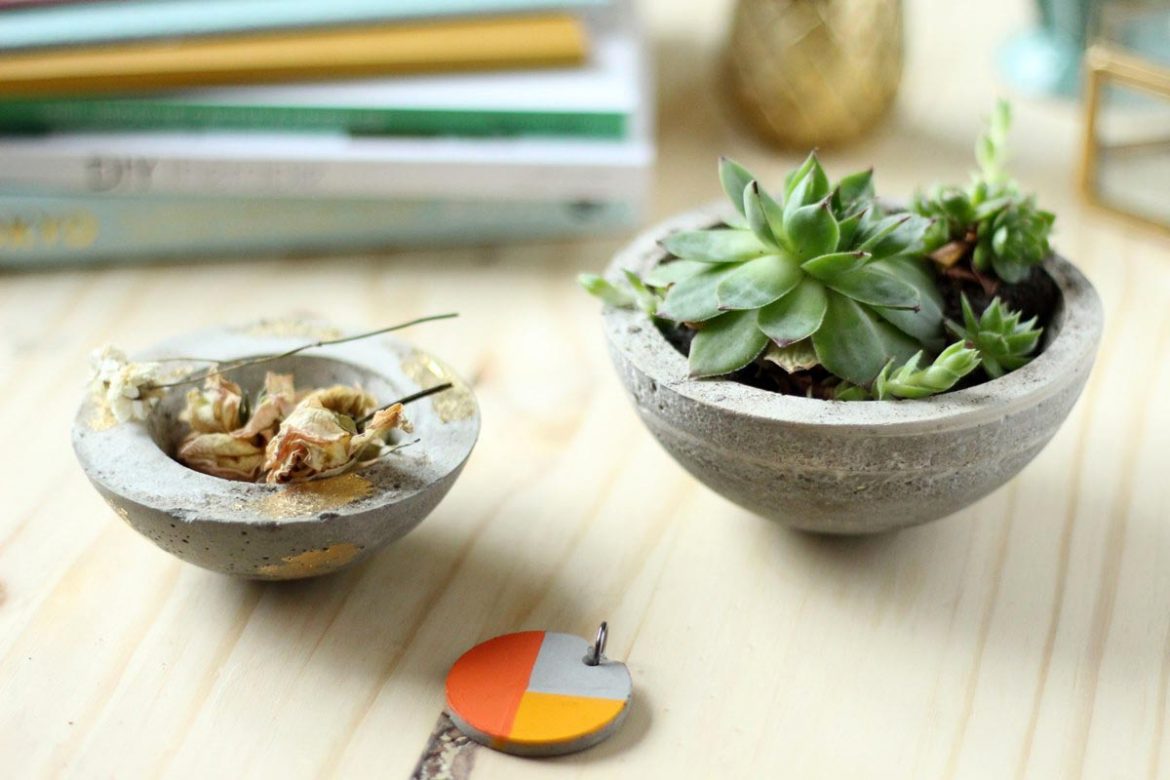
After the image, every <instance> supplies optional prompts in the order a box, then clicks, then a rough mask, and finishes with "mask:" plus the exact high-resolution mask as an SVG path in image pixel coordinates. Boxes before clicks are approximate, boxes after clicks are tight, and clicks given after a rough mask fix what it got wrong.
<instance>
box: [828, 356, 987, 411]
mask: <svg viewBox="0 0 1170 780" xmlns="http://www.w3.org/2000/svg"><path fill="white" fill-rule="evenodd" d="M922 357H923V353H921V352H916V353H914V355H913V356H912V357H911V358H910V359H909V360H907V361H906V362H905V363H903V364H902V365H900V366H897V367H895V364H894V361H892V360H891V361H890V362H889V363H887V364H886V365H885V366H884V367H883V368H882V370H881V371H880V372H878V375H877V378H876V379H875V380H874V381H873V385H872V387H871V388H870V389H866V388H865V387H862V386H860V385H855V384H852V383H850V382H843V383H841V384H840V385H838V387H837V390H836V393H835V396H836V398H837V400H838V401H859V400H869V399H873V400H877V401H887V400H890V399H892V398H926V397H927V396H931V395H935V394H937V393H945V392H946V391H947V390H950V389H951V388H952V387H954V386H955V385H956V384H957V383H958V381H959V380H960V379H962V378H963V377H965V376H967V374H970V373H971V372H972V371H974V370H975V369H977V368H979V351H978V350H976V349H973V348H972V347H971V346H970V345H969V344H967V343H965V342H962V341H956V342H955V343H953V344H951V345H950V346H948V347H947V348H946V349H944V350H943V351H942V352H941V353H939V356H938V357H936V358H935V359H934V362H933V363H931V364H930V365H929V366H926V367H925V368H920V367H919V365H920V364H921V362H922Z"/></svg>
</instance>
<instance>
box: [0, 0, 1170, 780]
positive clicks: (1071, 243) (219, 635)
mask: <svg viewBox="0 0 1170 780" xmlns="http://www.w3.org/2000/svg"><path fill="white" fill-rule="evenodd" d="M960 5H962V6H967V4H943V3H935V4H931V3H928V2H926V0H922V1H921V2H917V3H908V32H909V36H910V44H911V45H910V62H909V65H908V70H907V77H906V80H905V83H904V89H903V97H902V103H901V104H900V106H899V111H898V115H897V116H896V117H895V118H894V120H893V121H892V122H891V123H890V124H888V125H886V126H885V127H883V128H882V130H881V131H880V132H878V133H877V134H876V135H875V136H874V137H873V138H872V139H870V140H869V141H867V142H866V143H864V144H862V145H861V146H858V147H854V148H851V149H848V150H843V151H841V152H833V151H830V152H829V153H827V154H826V158H827V161H828V164H829V166H830V168H831V170H832V171H834V172H836V173H838V174H839V173H841V172H844V171H846V170H848V168H849V167H851V166H854V165H863V164H867V163H868V162H870V161H872V162H875V163H877V164H878V165H879V168H880V171H879V177H880V178H879V184H880V186H881V187H882V188H883V189H884V190H885V191H886V192H891V193H895V194H896V193H905V192H908V191H909V189H910V188H911V187H912V186H913V184H914V183H915V182H917V181H930V180H933V179H938V178H950V179H954V180H961V179H962V177H964V176H965V175H966V171H967V169H968V168H969V167H970V161H969V157H968V149H969V144H970V140H971V139H972V137H973V136H974V134H975V133H976V131H977V128H978V118H979V115H980V114H984V113H986V111H987V110H988V109H989V107H990V104H991V95H992V93H993V91H994V83H993V81H992V79H991V76H990V72H991V71H990V58H991V56H992V50H991V43H992V42H993V41H995V40H998V39H1000V38H1002V36H1003V34H1005V33H1006V32H1007V31H1009V30H1011V29H1013V28H1015V27H1017V26H1018V24H1019V23H1020V17H1021V15H1022V14H1023V13H1024V10H1022V9H1021V8H1017V7H1016V6H1023V5H1024V4H1023V3H1004V4H1003V8H1002V11H1003V13H999V14H997V13H996V12H993V11H987V12H986V13H983V14H981V15H980V17H979V19H971V18H968V15H965V14H964V13H963V10H962V9H960V8H959V6H960ZM725 6H726V3H714V2H712V3H707V2H694V3H691V4H687V5H683V4H681V3H677V2H672V1H671V0H658V2H655V3H651V4H648V5H647V8H646V10H647V13H648V16H649V19H650V23H651V25H652V28H653V29H654V31H655V33H656V39H657V42H658V52H659V63H660V71H659V72H660V79H661V89H660V100H659V108H660V123H661V132H660V140H661V159H660V164H659V167H658V173H657V177H658V188H657V201H656V204H655V209H656V211H657V212H658V214H660V215H665V214H667V213H668V212H671V211H674V210H677V209H680V208H683V207H685V206H687V205H690V204H693V203H696V202H700V201H703V200H706V199H709V198H712V197H714V196H715V195H716V194H717V183H716V181H715V178H714V157H715V155H716V154H717V153H720V152H730V153H733V154H735V155H736V156H738V157H740V158H741V159H743V160H744V161H745V162H748V163H749V164H751V165H753V166H755V167H756V168H758V170H759V171H760V172H761V173H763V174H765V175H767V176H772V177H776V176H779V175H780V173H781V172H782V171H783V170H784V168H785V166H787V165H788V164H790V163H791V162H792V161H793V160H794V158H793V157H792V156H778V155H776V154H774V153H771V152H769V151H768V150H766V149H764V148H762V147H760V146H758V145H756V144H755V143H754V142H752V141H751V140H749V139H747V138H746V137H744V136H742V135H741V134H739V133H738V132H737V131H736V130H735V129H734V127H733V122H732V121H731V120H730V119H729V118H728V117H727V114H726V111H725V110H723V109H722V108H721V107H720V104H719V102H718V101H717V100H716V99H715V98H714V97H713V94H714V90H715V89H716V87H717V84H716V81H715V78H716V76H715V74H716V73H717V71H716V70H715V69H714V67H713V56H714V51H715V49H714V46H715V42H716V41H717V40H718V36H719V35H720V34H721V21H720V20H721V19H722V18H723V16H724V14H725V11H726V8H725ZM932 6H940V7H932ZM942 6H948V7H949V6H954V8H953V9H950V8H947V7H942ZM945 31H950V32H945ZM959 31H962V32H961V33H960V32H959ZM957 41H959V42H962V41H966V42H967V44H968V45H967V46H966V48H964V46H962V45H956V42H957ZM1019 115H1020V129H1019V132H1018V133H1017V134H1016V136H1015V137H1016V139H1017V148H1018V149H1019V157H1020V162H1021V166H1020V169H1019V170H1020V174H1021V176H1022V177H1023V178H1024V179H1025V181H1026V182H1027V183H1028V184H1030V185H1032V186H1035V187H1036V188H1037V189H1038V190H1039V191H1040V193H1041V195H1042V198H1043V200H1044V202H1045V203H1047V204H1048V205H1049V206H1050V207H1052V208H1054V209H1055V210H1056V211H1058V212H1059V214H1060V218H1059V232H1058V239H1057V240H1058V244H1059V246H1060V248H1061V249H1062V250H1063V251H1064V252H1065V253H1066V254H1067V255H1069V256H1071V257H1072V258H1074V259H1075V260H1076V261H1077V262H1079V263H1080V264H1081V265H1082V267H1083V268H1084V269H1085V270H1086V272H1087V273H1088V274H1089V276H1090V277H1091V278H1092V279H1093V281H1094V282H1095V283H1096V285H1097V287H1098V289H1099V290H1100V293H1101V296H1102V298H1103V299H1104V302H1105V307H1106V310H1107V317H1108V321H1107V328H1106V333H1105V338H1104V343H1103V347H1102V351H1101V355H1100V358H1099V361H1098V364H1097V368H1096V370H1095V372H1094V374H1093V377H1092V379H1091V381H1090V383H1089V386H1088V389H1087V390H1086V392H1085V396H1084V397H1083V399H1082V401H1081V402H1080V404H1079V405H1078V406H1077V408H1076V409H1075V410H1074V411H1073V413H1072V416H1071V418H1070V420H1069V421H1068V423H1067V424H1066V425H1065V427H1064V428H1063V429H1062V430H1061V432H1060V433H1059V434H1058V435H1057V437H1056V439H1055V440H1054V441H1053V442H1052V444H1051V445H1050V446H1049V447H1048V448H1047V449H1046V450H1045V451H1044V452H1043V453H1042V454H1041V455H1040V457H1039V458H1037V460H1036V461H1035V462H1034V463H1033V464H1032V465H1031V466H1029V467H1028V468H1027V469H1026V470H1025V471H1024V472H1023V474H1022V475H1021V476H1020V477H1019V478H1018V479H1016V480H1014V481H1013V482H1012V483H1011V484H1009V485H1008V486H1007V487H1005V488H1004V489H1002V490H1000V491H999V492H997V493H995V494H994V495H992V496H990V497H989V498H987V499H986V500H984V501H981V502H980V503H978V504H977V505H976V506H974V507H972V508H971V509H969V510H967V511H964V512H962V513H960V514H959V515H956V516H955V517H952V518H950V519H948V520H945V521H943V522H939V523H937V524H934V525H930V526H927V527H922V528H919V529H915V530H911V531H906V532H903V533H901V534H898V535H893V536H883V537H880V538H871V539H857V540H831V539H819V538H814V537H810V536H804V535H799V534H794V533H790V532H787V531H784V530H782V529H781V528H778V527H776V526H774V525H772V524H770V523H768V522H766V521H764V520H761V519H760V518H757V517H754V516H752V515H751V514H748V513H747V512H744V511H742V510H740V509H738V508H736V507H735V506H732V505H731V504H729V503H727V502H726V501H724V500H722V499H721V498H719V497H718V496H716V495H714V494H712V493H711V492H709V491H708V490H706V489H705V488H703V487H701V486H699V485H698V484H696V483H695V481H694V480H692V479H691V478H690V477H688V475H687V474H685V473H684V472H683V471H682V469H681V468H679V467H678V466H677V465H675V463H674V462H673V461H672V460H671V459H670V458H669V457H667V456H666V455H665V454H664V453H663V452H662V451H661V450H659V448H658V447H657V446H656V445H655V443H654V442H653V441H652V439H651V437H650V436H649V435H648V434H647V433H646V432H645V431H644V430H643V428H642V427H641V425H640V424H639V423H638V421H637V419H636V418H635V416H634V413H633V412H632V410H631V408H630V406H629V405H628V404H627V402H626V400H625V398H624V397H623V394H622V391H621V389H620V387H619V385H618V382H617V380H616V379H615V378H614V376H613V375H612V373H611V369H610V367H609V364H608V359H607V357H606V355H605V351H604V346H603V344H602V338H601V333H600V323H599V321H598V317H597V306H596V305H595V303H594V302H593V301H592V300H589V299H587V298H586V297H585V296H584V295H583V294H581V293H579V292H578V291H577V290H576V289H575V287H574V285H573V283H572V279H573V276H574V274H575V273H576V272H577V271H578V270H581V269H597V268H600V267H601V265H602V264H603V263H604V262H605V261H606V259H607V257H608V255H609V254H610V252H611V251H612V250H613V249H614V248H615V247H616V245H617V244H616V242H614V241H595V242H582V243H574V244H543V245H532V246H523V247H512V248H497V249H471V250H458V251H433V252H408V253H400V254H393V255H387V256H381V257H368V256H363V257H346V258H341V259H329V260H297V261H285V260H277V259H269V260H253V261H248V262H239V263H234V264H220V265H199V264H192V265H169V266H158V267H148V268H111V269H102V270H76V271H69V272H61V273H47V274H43V275H41V274H11V275H3V276H0V431H2V436H3V446H2V448H0V485H2V492H0V496H2V498H3V511H2V512H0V766H2V767H3V769H2V770H0V774H2V775H3V776H5V777H13V778H16V777H21V778H23V777H35V776H52V775H70V776H75V777H85V778H104V777H118V778H136V777H144V776H145V777H150V776H156V775H166V776H175V777H204V778H223V777H236V776H247V777H282V778H284V777H294V778H299V777H312V776H338V777H389V778H405V777H407V776H408V774H409V773H410V771H411V769H412V768H413V766H414V764H415V761H416V760H417V758H418V756H419V753H420V751H421V750H422V748H423V746H424V744H425V742H426V740H427V737H428V734H429V733H430V731H431V729H432V727H433V725H434V723H435V719H436V716H437V715H438V714H439V711H440V709H441V707H442V703H443V695H442V681H443V677H444V674H445V672H446V670H447V668H448V666H449V665H450V664H451V662H452V661H453V660H454V659H455V658H456V657H457V656H458V655H459V654H460V653H461V652H462V651H463V650H464V649H466V648H467V647H469V646H471V645H472V644H474V643H475V642H477V641H479V640H483V639H486V638H488V637H490V636H493V635H495V634H498V633H503V632H507V631H514V630H518V629H525V628H536V627H540V628H550V629H556V630H562V631H570V632H576V633H580V634H590V633H591V632H592V631H593V630H594V629H595V627H596V625H597V623H598V622H599V621H600V620H602V619H608V620H609V621H610V626H611V633H610V654H611V655H612V656H613V657H616V658H621V659H626V660H627V662H628V663H629V665H630V668H631V670H632V672H633V675H634V680H635V684H636V693H635V697H636V698H635V704H634V708H633V711H632V714H631V716H630V719H629V721H628V722H627V724H626V725H625V727H624V728H623V729H622V731H621V732H620V733H619V734H618V735H617V736H616V737H615V738H613V739H612V740H611V741H610V742H608V743H605V744H604V745H602V746H599V747H597V748H595V749H593V750H590V751H588V752H586V753H583V754H579V755H576V756H572V757H568V758H564V759H558V760H551V761H541V762H536V761H525V760H521V759H516V758H511V757H507V756H503V755H498V754H493V753H490V752H488V751H484V750H480V751H478V753H477V755H476V759H475V768H474V771H473V773H472V774H473V776H474V778H475V780H488V779H489V778H508V779H509V780H512V779H514V778H527V777H545V776H549V777H562V776H564V777H588V778H615V777H620V778H634V777H636V778H642V777H667V776H671V775H677V776H687V777H752V778H754V777H802V778H803V777H828V778H841V777H874V776H879V777H926V778H933V777H942V776H962V777H973V778H990V777H996V778H998V777H1009V776H1029V777H1044V778H1048V777H1053V778H1066V777H1076V776H1078V775H1082V774H1083V775H1086V776H1092V777H1110V778H1113V777H1120V778H1130V777H1139V776H1147V775H1151V776H1152V775H1157V776H1163V777H1165V776H1170V744H1168V743H1170V736H1168V733H1167V722H1166V720H1167V706H1168V703H1167V691H1168V688H1170V523H1168V522H1167V521H1168V520H1170V516H1168V515H1170V479H1168V478H1167V465H1166V464H1167V447H1168V446H1170V403H1167V400H1166V395H1167V394H1166V390H1165V389H1166V388H1167V387H1170V359H1168V358H1170V307H1168V306H1167V301H1170V246H1168V244H1167V242H1166V240H1165V239H1163V238H1159V237H1157V236H1155V235H1152V234H1149V233H1144V232H1139V231H1136V230H1131V229H1129V228H1125V227H1122V226H1120V225H1119V224H1118V223H1115V222H1113V221H1111V220H1109V219H1107V218H1106V217H1103V216H1100V215H1098V214H1096V213H1094V212H1091V211H1089V210H1087V209H1085V208H1084V207H1082V206H1081V205H1080V204H1079V203H1078V202H1077V200H1076V199H1075V198H1074V197H1073V196H1072V194H1071V193H1072V189H1073V188H1072V179H1073V172H1072V170H1071V168H1070V167H1069V161H1070V160H1072V159H1074V156H1075V155H1074V149H1075V140H1076V133H1077V127H1078V122H1077V116H1076V113H1075V110H1074V109H1073V108H1070V107H1067V106H1062V105H1059V104H1052V105H1048V104H1040V105H1033V104H1028V105H1026V106H1025V105H1021V106H1020V111H1019ZM449 309H457V310H459V311H460V312H462V315H463V317H462V319H460V320H457V321H454V322H452V323H445V324H436V325H429V326H426V327H424V328H420V329H418V330H416V331H414V332H413V333H412V334H411V335H412V337H413V338H415V339H417V340H418V341H419V342H420V343H421V344H423V345H424V346H425V347H427V348H430V349H433V350H434V351H435V352H437V353H439V354H441V355H443V356H444V357H445V358H446V359H447V360H449V362H451V363H452V364H453V365H454V366H456V367H458V368H459V369H460V370H461V371H462V372H463V373H464V374H465V375H467V376H468V377H471V378H473V379H474V381H475V385H476V390H477V393H478V395H479V399H480V402H481V405H482V410H483V417H484V427H483V433H482V437H481V440H480V444H479V446H478V449H477V450H476V452H475V454H474V455H473V457H472V460H471V462H470V464H469V466H468V468H467V470H466V472H465V474H464V476H463V478H462V479H461V480H460V482H459V483H458V484H457V485H456V487H455V489H454V490H453V491H452V492H451V494H450V496H449V497H448V499H447V500H446V501H445V502H444V503H443V504H442V505H441V506H440V507H439V509H438V510H437V511H436V512H435V513H434V515H433V516H432V517H431V518H430V519H429V520H427V521H426V523H424V524H423V526H421V527H420V528H419V529H418V530H417V531H415V532H414V533H412V534H411V535H409V536H408V537H406V538H405V539H404V540H403V541H401V542H400V543H398V544H397V545H394V546H393V547H391V548H390V549H387V550H386V551H385V552H384V553H382V554H380V555H379V556H377V557H376V558H375V559H374V560H373V561H371V562H370V563H368V564H366V565H363V566H360V567H358V568H357V569H355V570H353V571H349V572H346V573H343V574H340V575H338V576H333V577H328V578H324V579H321V580H318V581H309V582H304V583H293V584H284V585H262V584H252V583H246V582H237V581H233V580H229V579H226V578H224V577H221V576H218V575H216V574H212V573H210V572H206V571H202V570H199V569H197V568H195V567H192V566H188V565H184V564H181V563H179V562H178V561H176V560H174V559H173V558H171V557H170V556H168V555H166V554H165V553H163V552H162V551H160V550H158V549H157V548H155V547H154V546H153V545H151V544H150V543H149V542H147V541H145V540H144V539H142V538H140V537H138V536H137V535H136V534H134V533H133V532H132V531H130V530H129V529H128V528H127V527H126V526H125V525H124V524H123V523H122V522H121V521H120V520H119V519H118V518H117V517H116V516H115V515H114V514H113V513H112V512H111V511H110V510H109V509H108V507H106V505H105V504H104V503H103V502H102V501H101V500H100V499H99V498H98V496H97V494H96V493H95V492H94V491H93V490H92V489H91V488H90V487H89V485H88V484H87V483H86V481H85V478H84V477H83V476H82V474H81V471H80V469H79V468H78V466H77V465H76V463H75V462H74V460H73V456H72V453H71V452H70V448H69V435H68V429H69V424H70V418H71V416H72V412H73V409H74V406H75V404H76V403H77V401H78V398H79V394H80V387H81V384H82V382H83V380H84V377H85V374H86V355H87V353H88V351H89V350H90V349H91V348H92V347H93V346H95V345H97V344H99V343H102V342H115V343H118V344H121V345H123V346H125V347H127V348H131V349H134V348H139V347H142V346H144V345H146V344H148V343H150V342H152V341H154V340H156V339H158V338H160V337H163V336H166V335H168V334H172V333H176V332H179V331H183V330H186V329H189V328H191V327H194V326H196V325H201V324H206V323H214V322H220V321H240V320H245V319H250V318H253V317H257V316H274V315H282V314H287V313H289V312H292V311H301V310H311V311H314V312H317V313H319V314H322V315H324V316H326V317H330V318H333V319H336V320H338V321H341V322H346V323H354V324H358V325H362V324H367V325H375V324H380V323H386V322H390V321H395V320H400V319H403V318H407V317H412V316H415V315H419V314H424V313H431V312H437V311H445V310H449Z"/></svg>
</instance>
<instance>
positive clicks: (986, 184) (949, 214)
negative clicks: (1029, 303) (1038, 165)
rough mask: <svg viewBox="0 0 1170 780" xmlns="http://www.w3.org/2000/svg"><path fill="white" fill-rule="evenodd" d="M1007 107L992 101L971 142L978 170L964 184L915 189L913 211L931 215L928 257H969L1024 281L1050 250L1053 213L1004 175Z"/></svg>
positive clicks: (983, 268) (979, 266)
mask: <svg viewBox="0 0 1170 780" xmlns="http://www.w3.org/2000/svg"><path fill="white" fill-rule="evenodd" d="M1010 126H1011V109H1010V106H1009V105H1008V104H1007V103H1006V102H1005V101H1000V102H999V103H998V104H997V105H996V109H995V112H994V113H993V114H992V117H991V120H990V122H989V123H988V129H987V132H986V133H985V134H984V135H982V136H980V138H979V140H978V141H977V142H976V144H975V158H976V160H977V161H978V163H979V172H978V173H976V174H974V175H973V177H972V183H971V184H970V185H969V186H968V187H966V188H961V187H937V188H935V189H934V190H932V191H931V192H930V193H929V194H927V195H923V194H919V195H918V196H917V197H916V198H915V199H914V203H913V207H912V208H913V211H914V212H915V213H917V214H920V215H922V216H925V217H930V218H932V219H934V224H933V225H932V226H931V227H930V228H929V229H928V231H927V232H926V235H925V246H926V251H927V252H928V253H929V254H930V256H931V258H932V259H933V260H934V261H935V262H937V263H939V264H940V265H942V266H944V267H949V266H951V265H954V264H955V263H957V262H959V261H960V260H962V259H964V258H968V257H969V258H970V261H971V265H972V267H974V268H975V270H977V271H980V272H984V273H994V274H995V275H996V276H998V277H999V278H1000V279H1002V280H1003V281H1005V282H1007V283H1009V284H1016V283H1018V282H1021V281H1023V280H1024V279H1026V278H1027V277H1028V275H1029V274H1031V272H1032V269H1033V268H1034V267H1035V266H1037V265H1039V264H1040V263H1041V262H1043V261H1044V259H1045V258H1047V257H1048V256H1049V255H1050V254H1052V247H1051V246H1050V245H1049V242H1048V236H1049V234H1050V233H1051V232H1052V225H1053V222H1054V221H1055V219H1056V217H1055V215H1053V214H1052V213H1051V212H1048V211H1044V210H1043V209H1040V208H1039V207H1037V205H1036V199H1035V197H1034V196H1032V195H1023V194H1021V192H1020V189H1019V185H1018V184H1017V183H1016V182H1015V181H1014V180H1013V179H1011V178H1010V177H1009V176H1008V175H1007V171H1006V164H1007V132H1008V129H1009V127H1010Z"/></svg>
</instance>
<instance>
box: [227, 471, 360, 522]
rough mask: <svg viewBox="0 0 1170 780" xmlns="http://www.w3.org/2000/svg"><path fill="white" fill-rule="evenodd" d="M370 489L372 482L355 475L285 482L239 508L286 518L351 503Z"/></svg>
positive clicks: (280, 518) (311, 513) (267, 516)
mask: <svg viewBox="0 0 1170 780" xmlns="http://www.w3.org/2000/svg"><path fill="white" fill-rule="evenodd" d="M373 492H374V485H373V483H372V482H370V481H369V480H368V479H365V478H364V477H360V476H358V475H357V474H342V475H341V476H339V477H330V478H329V479H319V480H314V481H312V482H300V483H297V484H293V485H285V486H283V487H280V488H277V489H276V490H274V491H273V492H271V493H268V494H266V495H265V496H263V497H261V498H258V499H255V500H254V501H250V502H248V503H247V504H245V505H241V506H240V508H241V509H249V510H253V511H255V512H256V513H257V514H259V515H262V516H264V517H266V518H273V519H279V520H286V519H288V518H291V517H304V516H305V515H313V514H316V513H318V512H324V511H326V510H329V509H336V508H337V507H339V506H345V505H346V504H352V503H353V502H354V501H358V500H360V499H363V498H365V497H366V496H369V495H370V494H372V493H373Z"/></svg>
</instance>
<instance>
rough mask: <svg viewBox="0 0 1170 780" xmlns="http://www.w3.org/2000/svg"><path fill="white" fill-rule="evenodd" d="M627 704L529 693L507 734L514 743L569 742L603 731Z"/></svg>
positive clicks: (609, 700) (613, 700) (611, 700)
mask: <svg viewBox="0 0 1170 780" xmlns="http://www.w3.org/2000/svg"><path fill="white" fill-rule="evenodd" d="M625 706H626V702H625V701H622V700H618V699H597V698H591V697H587V696H565V695H564V694H559V693H536V692H534V691H526V692H525V693H524V696H523V697H522V698H521V699H520V708H519V709H518V710H517V711H516V719H515V720H514V721H513V722H512V730H511V732H510V733H509V734H508V740H509V741H511V742H525V743H533V744H545V743H548V742H567V741H569V740H573V739H577V738H578V737H584V736H587V735H590V734H595V733H596V732H598V731H600V730H601V729H603V728H604V727H605V726H606V725H608V724H609V723H612V722H613V720H614V719H615V718H616V717H617V716H618V715H620V714H621V711H622V710H623V709H625Z"/></svg>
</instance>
